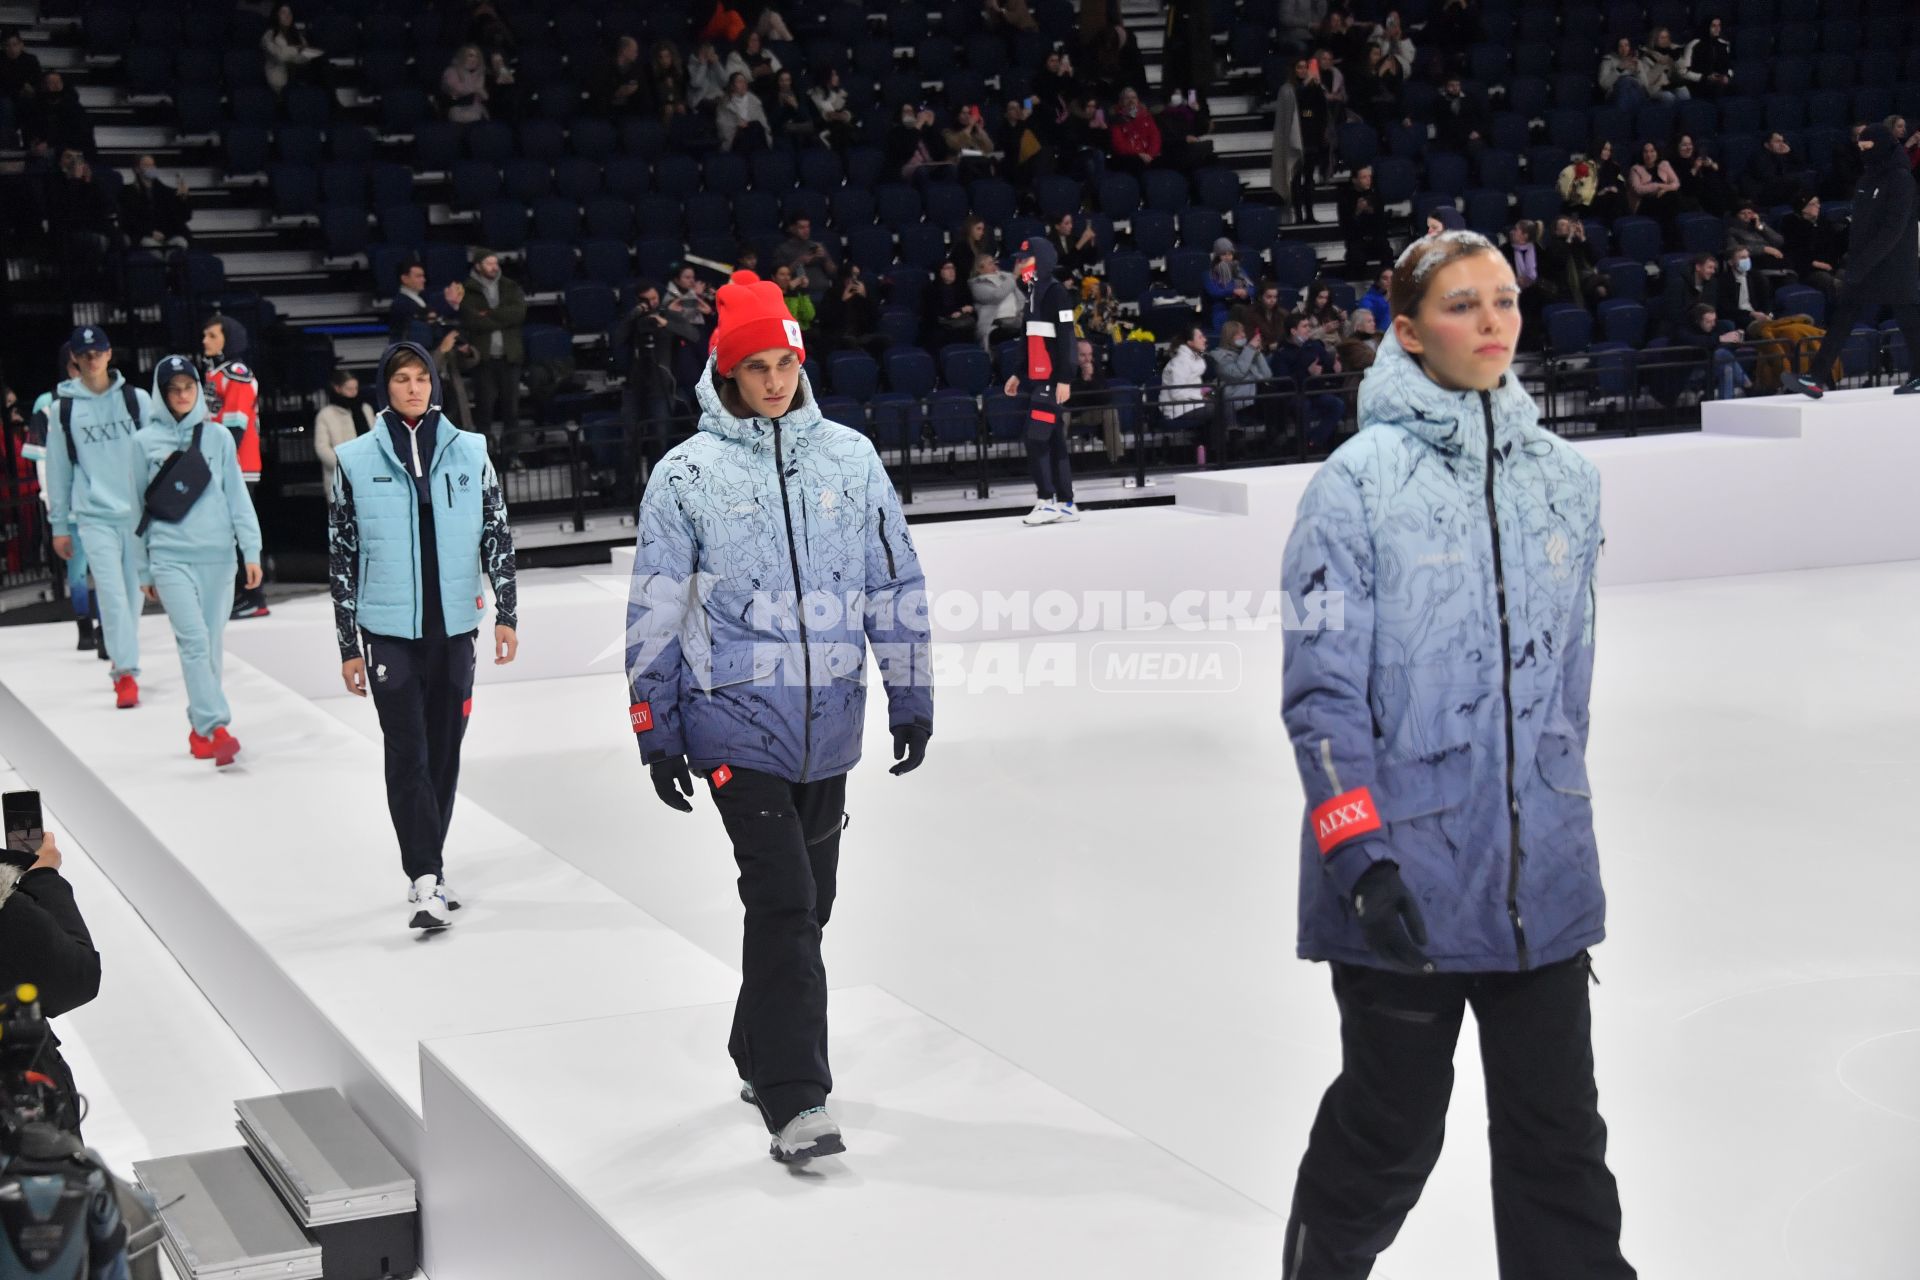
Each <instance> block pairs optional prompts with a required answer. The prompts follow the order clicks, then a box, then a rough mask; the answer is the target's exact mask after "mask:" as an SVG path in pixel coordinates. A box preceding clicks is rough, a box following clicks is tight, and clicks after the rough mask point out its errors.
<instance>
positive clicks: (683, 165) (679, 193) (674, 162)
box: [653, 155, 700, 199]
mask: <svg viewBox="0 0 1920 1280" xmlns="http://www.w3.org/2000/svg"><path fill="white" fill-rule="evenodd" d="M653 189H654V190H655V191H657V192H659V193H660V194H661V195H663V196H673V197H674V198H676V199H685V198H686V197H687V196H690V195H692V194H693V193H694V192H696V191H698V190H699V189H700V166H699V165H698V164H696V163H695V162H694V160H693V158H692V157H691V156H683V155H665V156H661V157H660V158H659V159H658V160H656V161H654V164H653Z"/></svg>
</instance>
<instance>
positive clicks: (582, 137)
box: [567, 116, 620, 164]
mask: <svg viewBox="0 0 1920 1280" xmlns="http://www.w3.org/2000/svg"><path fill="white" fill-rule="evenodd" d="M567 147H568V149H569V150H571V151H572V152H573V154H574V155H576V156H579V157H580V158H581V159H583V160H591V161H593V162H594V163H596V164H605V163H606V162H607V161H609V160H611V159H613V156H614V153H615V152H616V151H618V150H619V148H620V135H619V134H617V133H615V132H614V129H613V125H612V124H610V123H608V122H607V121H605V120H596V119H594V118H592V117H591V116H582V117H580V118H579V119H578V120H575V121H574V122H573V127H572V128H571V129H570V130H568V132H567Z"/></svg>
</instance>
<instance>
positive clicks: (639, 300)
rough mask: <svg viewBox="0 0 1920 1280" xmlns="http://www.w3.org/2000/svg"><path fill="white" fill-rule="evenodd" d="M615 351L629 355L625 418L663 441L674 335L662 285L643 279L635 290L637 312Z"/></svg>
mask: <svg viewBox="0 0 1920 1280" xmlns="http://www.w3.org/2000/svg"><path fill="white" fill-rule="evenodd" d="M613 349H614V350H615V351H624V352H626V353H627V361H628V363H627V386H626V390H625V391H624V392H622V394H621V397H620V410H621V413H622V415H623V416H624V417H625V418H626V419H627V421H628V422H631V423H633V424H634V426H635V427H636V429H637V434H638V435H639V437H640V439H642V440H644V441H649V442H652V441H655V440H658V439H660V438H661V437H662V436H664V434H665V432H666V430H667V419H668V418H669V417H670V416H671V414H672V411H673V385H674V384H673V373H672V355H673V335H672V334H670V333H668V332H667V314H666V312H665V311H663V310H661V308H660V286H659V285H657V284H655V283H654V282H653V281H651V280H642V281H640V283H639V284H638V285H637V286H636V287H635V289H634V300H633V310H632V311H629V312H628V313H627V316H626V318H625V319H624V320H622V321H621V322H620V323H619V325H618V326H616V327H615V329H614V331H613ZM649 452H650V450H649ZM596 461H597V459H596ZM603 465H604V464H603Z"/></svg>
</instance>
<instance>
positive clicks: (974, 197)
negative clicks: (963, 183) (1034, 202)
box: [967, 178, 1019, 226]
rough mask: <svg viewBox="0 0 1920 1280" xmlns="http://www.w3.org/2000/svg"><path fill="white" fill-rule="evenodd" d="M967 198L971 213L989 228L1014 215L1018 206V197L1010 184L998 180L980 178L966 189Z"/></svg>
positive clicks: (1002, 222)
mask: <svg viewBox="0 0 1920 1280" xmlns="http://www.w3.org/2000/svg"><path fill="white" fill-rule="evenodd" d="M967 198H968V200H969V201H970V202H971V203H972V205H973V211H974V212H975V213H977V214H979V215H980V216H981V217H983V218H985V219H986V220H987V223H988V225H989V226H999V225H1002V224H1004V223H1005V222H1007V221H1008V220H1009V219H1011V218H1012V217H1013V215H1014V212H1015V210H1016V209H1017V208H1018V206H1019V197H1018V195H1017V193H1016V192H1015V191H1014V189H1013V186H1012V184H1010V183H1006V182H1002V181H1000V179H998V178H981V179H980V180H978V181H977V182H974V183H972V184H970V185H969V186H968V188H967Z"/></svg>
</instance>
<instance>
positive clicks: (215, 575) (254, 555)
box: [139, 361, 260, 738]
mask: <svg viewBox="0 0 1920 1280" xmlns="http://www.w3.org/2000/svg"><path fill="white" fill-rule="evenodd" d="M172 367H174V366H173V362H170V361H163V362H162V363H161V365H160V368H159V369H158V370H157V371H156V372H155V374H154V385H153V400H152V403H151V404H150V405H149V406H148V409H147V420H146V424H145V425H144V426H142V427H141V428H140V437H139V439H140V445H141V449H142V451H143V452H144V454H145V456H146V467H147V478H148V479H149V480H151V479H152V478H153V476H154V475H156V474H157V473H158V472H159V470H160V467H161V466H162V464H164V463H165V462H166V460H167V459H168V458H169V457H171V456H173V454H175V453H177V452H179V451H180V450H182V449H185V448H186V447H187V445H188V443H189V442H190V441H191V440H192V439H193V429H194V427H195V426H196V425H201V424H205V425H204V429H203V430H202V431H201V432H200V452H201V454H202V455H203V456H204V457H205V458H206V460H207V470H208V472H210V473H211V475H212V479H211V480H210V481H209V483H208V484H207V488H206V491H205V492H203V493H202V494H201V495H200V498H199V500H198V501H197V502H195V503H194V504H193V506H192V507H191V508H190V509H189V510H188V511H187V514H186V516H185V517H184V518H182V519H181V520H179V521H177V522H168V521H165V520H154V521H152V522H150V523H149V524H148V525H147V534H146V540H147V568H148V572H149V574H150V575H151V581H152V584H153V587H154V589H155V590H156V591H158V592H159V593H160V603H161V604H162V605H164V606H166V610H167V621H168V622H170V623H172V624H173V638H174V643H175V645H176V646H177V647H178V648H179V650H180V674H181V675H182V677H184V679H185V680H186V685H187V719H188V720H189V721H190V722H192V725H193V731H194V732H195V733H197V734H199V735H200V736H201V737H203V738H206V737H211V736H212V734H213V731H214V730H215V729H218V728H223V727H225V726H226V725H228V724H231V723H232V722H233V716H232V713H231V712H230V711H229V709H228V707H227V696H226V693H225V692H224V691H223V690H222V689H221V685H220V676H221V659H222V656H223V647H222V644H221V637H222V636H223V635H224V633H225V632H226V627H227V617H228V615H229V614H231V613H232V612H233V587H234V584H233V556H234V551H235V549H236V548H238V550H239V553H240V557H241V559H242V560H243V561H244V562H245V563H247V564H250V565H252V564H258V563H259V562H260V522H259V520H258V518H257V517H255V515H254V511H253V499H252V498H251V497H250V496H249V495H248V493H247V485H246V480H245V478H244V477H243V476H242V475H241V474H240V458H239V454H238V453H237V452H236V451H235V449H234V444H233V435H232V433H231V432H228V431H225V430H223V429H221V427H220V424H218V423H215V422H211V421H210V420H209V418H208V414H207V397H206V395H205V393H204V392H199V391H197V393H196V398H195V400H194V404H193V408H192V409H190V410H188V411H187V415H186V417H184V418H181V419H178V420H177V421H176V420H175V418H174V416H173V410H172V409H170V408H168V407H167V401H166V387H165V386H164V385H162V383H161V381H160V380H161V378H162V376H165V375H167V374H168V373H169V370H170V368H172ZM187 367H188V368H190V367H191V366H187Z"/></svg>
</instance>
